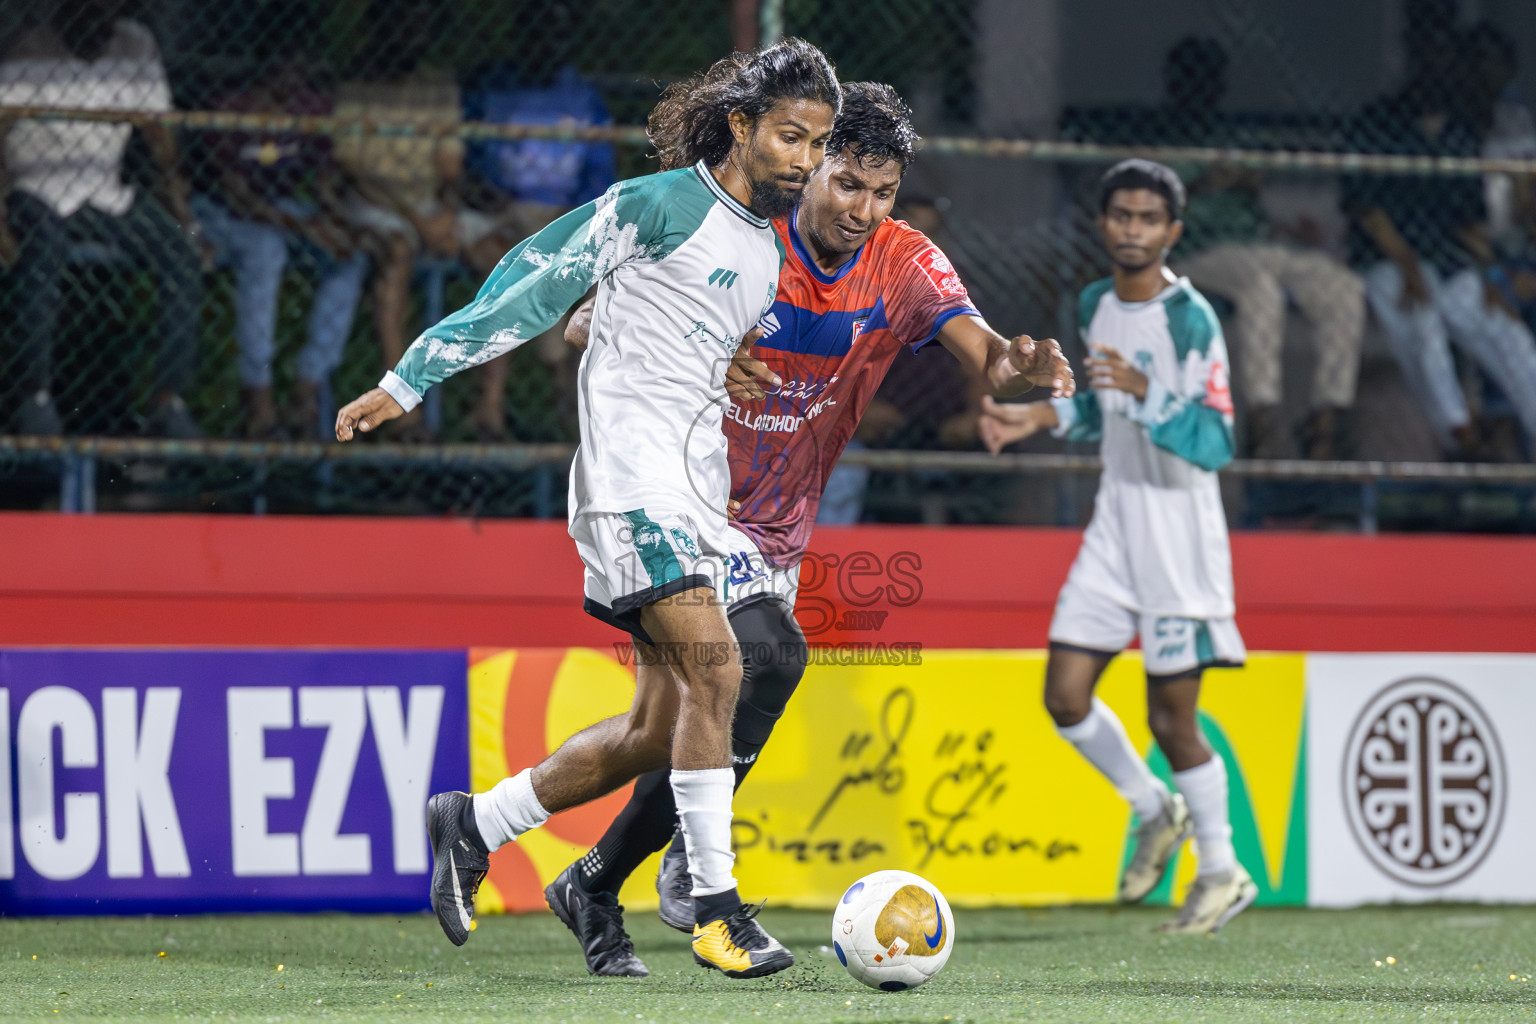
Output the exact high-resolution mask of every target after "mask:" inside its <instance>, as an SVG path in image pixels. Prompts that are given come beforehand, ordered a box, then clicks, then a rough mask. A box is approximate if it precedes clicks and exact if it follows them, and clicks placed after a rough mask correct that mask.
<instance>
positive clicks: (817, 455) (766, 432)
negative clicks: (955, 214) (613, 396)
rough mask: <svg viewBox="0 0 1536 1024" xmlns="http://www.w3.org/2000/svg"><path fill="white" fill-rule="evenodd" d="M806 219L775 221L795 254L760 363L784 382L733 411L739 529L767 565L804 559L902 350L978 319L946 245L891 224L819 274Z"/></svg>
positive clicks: (782, 280)
mask: <svg viewBox="0 0 1536 1024" xmlns="http://www.w3.org/2000/svg"><path fill="white" fill-rule="evenodd" d="M797 216H798V214H797V213H792V214H790V215H789V216H788V217H785V218H780V219H778V220H775V221H774V223H773V227H774V230H775V231H777V232H778V234H779V238H780V240H781V241H782V242H783V243H784V248H785V251H786V253H787V255H786V257H785V260H784V266H783V268H782V269H781V270H780V271H779V287H778V293H777V295H776V296H775V298H774V303H773V308H772V309H771V310H770V311H769V313H768V314H767V315H766V316H765V317H764V318H763V319H762V321H760V322H759V326H760V327H761V328H762V329H763V332H764V333H763V336H762V337H761V338H760V339H759V340H758V342H757V344H756V345H755V346H754V347H753V349H752V355H753V356H755V357H756V358H757V359H760V360H762V362H764V363H766V364H767V365H768V367H769V368H770V369H772V370H773V372H774V373H776V374H778V376H779V377H780V378H781V379H782V381H783V383H782V384H780V385H779V386H777V387H772V388H769V389H768V390H769V393H768V395H767V396H766V397H764V398H762V399H759V400H758V401H755V402H745V401H742V400H739V399H738V400H734V401H733V402H732V404H731V405H730V407H729V408H728V409H727V410H726V414H725V433H726V438H727V441H728V447H729V451H730V461H731V497H732V498H733V499H734V500H736V501H739V502H740V503H741V507H740V509H739V511H738V512H737V515H736V525H737V526H738V528H740V529H741V530H742V531H743V532H745V533H747V534H748V535H749V536H751V537H752V539H753V541H755V542H756V544H757V546H758V550H759V551H761V552H762V554H763V557H764V558H766V559H767V560H768V561H769V563H770V564H772V565H773V566H775V567H777V568H781V569H782V568H789V567H790V566H792V565H794V564H795V563H796V562H798V561H799V560H800V558H801V556H802V555H803V554H804V553H805V546H806V544H807V543H808V542H809V540H810V535H811V527H812V526H813V525H814V524H815V522H816V509H817V506H818V505H819V504H820V502H821V494H822V491H823V489H824V488H825V487H826V483H827V476H828V475H829V474H830V473H831V472H832V469H833V467H834V466H836V465H837V460H838V457H839V456H841V455H842V453H843V449H844V448H845V447H846V446H847V444H848V441H849V439H851V438H852V437H853V432H854V430H855V429H856V428H857V427H858V425H859V417H861V416H862V415H863V414H864V410H865V409H866V408H867V407H868V406H869V402H870V399H872V398H874V396H875V392H876V391H877V390H878V389H879V387H880V382H881V381H882V380H884V379H885V374H886V371H887V370H888V369H889V368H890V365H891V361H892V360H893V359H895V358H896V354H897V352H899V351H900V350H901V349H902V348H905V347H908V346H910V347H912V348H918V347H920V346H922V345H924V344H926V343H928V342H929V341H932V340H933V339H934V337H935V336H937V335H938V333H939V331H940V329H941V328H943V326H944V325H945V324H946V323H947V322H949V321H950V320H951V319H953V318H954V317H957V316H980V314H979V313H978V312H977V311H976V309H975V307H973V306H972V305H971V299H970V296H969V295H968V294H966V290H965V285H964V284H962V283H961V281H960V277H959V275H958V274H956V273H955V269H954V267H953V266H952V265H951V264H950V262H949V260H948V259H947V258H946V257H945V255H944V253H943V252H941V251H940V250H939V248H938V246H936V245H934V244H933V243H932V242H931V241H929V240H928V238H927V236H925V235H924V234H923V233H922V232H921V231H918V230H917V229H916V228H913V227H911V226H910V225H908V224H907V223H906V222H905V221H901V220H893V219H891V218H886V219H884V220H882V221H881V222H880V224H879V226H878V227H876V228H875V229H874V232H873V233H872V234H871V235H870V236H869V240H868V241H866V242H865V243H864V244H863V246H862V247H860V248H859V250H858V251H857V252H856V253H855V254H854V255H853V258H852V259H849V260H848V261H847V262H846V263H844V264H843V265H842V266H840V267H838V268H837V270H836V271H835V272H834V273H832V274H827V273H824V272H823V271H822V270H821V269H819V268H818V267H817V265H816V261H815V259H814V258H813V257H812V255H811V253H810V252H809V251H808V250H807V247H806V244H805V242H804V240H803V239H802V238H801V235H800V232H799V231H798V230H797V224H796V217H797Z"/></svg>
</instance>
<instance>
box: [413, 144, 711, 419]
mask: <svg viewBox="0 0 1536 1024" xmlns="http://www.w3.org/2000/svg"><path fill="white" fill-rule="evenodd" d="M678 173H687V174H691V173H693V172H692V171H691V170H689V171H685V172H673V174H661V175H651V176H650V177H645V178H636V179H632V180H630V181H623V182H619V183H618V184H616V185H614V186H613V187H612V188H610V189H609V190H608V191H607V192H606V193H604V194H603V195H602V196H600V197H598V198H597V199H596V200H594V201H592V202H590V203H588V204H586V205H585V206H581V207H578V208H576V209H575V210H572V211H571V212H570V213H568V214H566V215H565V216H563V217H561V218H560V219H558V220H556V221H554V222H553V223H551V224H550V225H549V226H548V227H546V228H545V229H544V230H542V231H540V232H539V233H538V234H536V235H533V236H532V237H530V238H527V239H524V240H523V241H522V242H520V243H518V245H517V246H516V247H515V248H513V249H512V251H511V252H509V253H507V254H506V255H505V256H503V257H502V258H501V262H500V263H498V264H497V265H496V269H495V270H493V271H492V272H491V276H490V277H488V278H486V281H485V284H483V285H482V286H481V287H480V293H479V294H478V295H476V296H475V299H474V301H473V302H471V303H470V304H469V305H467V306H465V307H464V308H463V309H461V310H459V311H458V312H456V313H452V314H450V315H449V316H447V317H445V318H444V319H443V320H442V321H440V322H439V323H438V324H437V325H436V326H435V327H431V328H429V329H428V330H427V331H425V332H424V333H423V334H422V335H421V337H419V338H417V339H416V341H415V342H414V343H413V344H412V345H411V347H410V348H409V349H407V350H406V353H405V355H404V356H403V357H402V358H401V360H400V364H399V365H398V366H396V367H395V374H396V375H397V376H398V377H400V378H401V379H402V380H403V381H404V382H405V383H406V384H408V385H409V386H410V387H411V388H412V389H413V390H414V391H415V392H416V394H418V395H421V394H424V393H425V392H426V390H427V389H428V388H429V387H431V386H432V385H434V384H437V383H440V382H442V381H444V380H446V379H447V378H449V377H451V376H453V375H454V374H456V373H459V372H460V371H462V370H467V369H470V368H471V367H475V366H479V365H480V364H482V363H486V362H489V361H490V360H492V359H495V358H496V357H497V356H499V355H503V354H505V353H507V352H510V351H512V350H513V349H515V348H517V347H518V346H519V345H521V344H522V343H523V342H525V341H527V340H528V339H530V338H536V337H538V336H539V335H540V334H542V333H544V332H545V331H547V330H548V329H549V328H551V327H553V326H554V325H555V323H556V322H557V321H558V320H559V319H560V317H562V316H564V315H565V312H566V311H567V310H568V309H570V308H571V307H572V306H574V305H575V304H576V302H577V301H578V300H580V298H581V297H582V295H584V294H586V291H587V289H589V288H591V287H592V285H594V284H596V283H597V282H598V281H599V280H601V279H602V278H603V277H604V276H606V275H607V274H609V273H610V272H611V271H612V270H613V269H614V268H615V267H617V266H619V265H620V264H622V263H625V262H627V261H629V260H633V259H645V260H658V259H662V258H665V256H666V255H667V254H668V253H669V252H671V250H673V249H675V248H676V247H677V245H678V244H680V242H681V240H682V239H686V237H687V236H688V235H689V234H691V233H692V230H693V229H694V228H696V227H697V226H698V224H699V222H700V221H702V219H703V218H702V214H699V215H698V216H697V217H694V218H689V217H688V216H687V214H688V212H689V210H688V207H689V206H690V205H697V204H690V203H688V202H686V201H684V202H682V203H680V204H674V203H672V202H671V201H670V200H671V199H672V198H673V194H674V193H675V191H679V190H673V189H669V187H668V186H669V184H671V183H672V182H673V181H675V178H674V175H676V174H678ZM685 198H686V197H685ZM664 200H665V201H664ZM673 205H679V206H680V207H681V209H679V210H678V211H677V212H678V213H679V214H681V215H682V216H681V217H680V218H678V217H674V216H672V214H673V210H672V209H671V207H672V206H673ZM679 219H680V220H682V221H688V220H691V221H692V222H691V224H679V223H676V221H678V220H679ZM680 227H681V228H684V230H682V231H679V230H677V229H678V228H680ZM679 234H680V235H681V238H677V237H675V236H677V235H679Z"/></svg>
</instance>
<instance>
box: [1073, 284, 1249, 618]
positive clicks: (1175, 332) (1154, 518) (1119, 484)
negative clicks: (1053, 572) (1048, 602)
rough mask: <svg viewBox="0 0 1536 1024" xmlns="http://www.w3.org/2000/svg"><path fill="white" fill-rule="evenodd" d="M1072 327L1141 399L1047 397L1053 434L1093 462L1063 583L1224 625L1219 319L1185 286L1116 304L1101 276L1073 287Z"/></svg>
mask: <svg viewBox="0 0 1536 1024" xmlns="http://www.w3.org/2000/svg"><path fill="white" fill-rule="evenodd" d="M1078 328H1079V331H1080V332H1081V336H1082V339H1083V342H1084V343H1085V344H1086V345H1087V346H1088V347H1089V348H1090V349H1092V348H1094V347H1098V346H1102V347H1105V348H1112V349H1114V350H1116V351H1117V352H1119V353H1120V354H1121V355H1122V356H1124V357H1125V358H1126V360H1127V361H1128V362H1130V363H1131V364H1132V365H1133V366H1135V367H1136V368H1137V369H1138V370H1140V371H1141V372H1142V373H1144V374H1146V376H1147V394H1146V397H1145V398H1144V399H1142V400H1140V401H1138V400H1137V399H1136V398H1134V397H1132V396H1131V395H1129V394H1127V393H1126V392H1124V391H1115V390H1106V391H1096V390H1093V389H1091V388H1088V389H1084V390H1082V391H1079V392H1078V393H1077V394H1076V395H1074V396H1073V397H1071V398H1058V399H1052V404H1053V405H1054V406H1055V409H1056V413H1057V416H1058V417H1059V419H1060V421H1061V423H1060V425H1059V426H1058V427H1057V428H1056V431H1055V433H1056V434H1057V436H1061V437H1066V438H1068V439H1070V440H1074V441H1100V442H1101V444H1100V452H1101V454H1102V456H1103V459H1104V473H1103V476H1102V477H1101V478H1100V481H1099V494H1098V498H1097V499H1096V500H1095V502H1094V509H1093V519H1092V521H1091V522H1090V523H1089V524H1088V530H1087V532H1086V533H1085V534H1084V536H1083V546H1082V549H1081V551H1080V552H1079V553H1078V558H1077V561H1076V563H1074V565H1073V568H1072V575H1071V580H1072V582H1073V583H1074V584H1075V585H1078V586H1083V587H1087V588H1089V589H1091V590H1095V591H1097V592H1099V593H1103V594H1109V595H1113V596H1115V597H1116V600H1117V601H1119V603H1121V604H1124V605H1126V606H1128V607H1131V608H1133V609H1135V610H1136V611H1139V612H1142V613H1145V614H1149V615H1167V616H1183V617H1188V618H1192V619H1220V618H1226V617H1229V616H1231V615H1232V613H1233V594H1232V552H1231V545H1230V543H1229V541H1228V539H1227V519H1226V514H1225V512H1224V511H1223V509H1222V504H1221V487H1220V484H1219V482H1218V480H1217V477H1216V470H1218V469H1220V468H1221V467H1222V466H1224V465H1226V464H1227V463H1228V462H1230V461H1231V460H1232V454H1233V442H1232V394H1231V391H1230V390H1229V387H1228V377H1227V366H1228V364H1227V348H1226V342H1225V340H1224V339H1223V338H1222V333H1221V323H1220V321H1218V320H1217V319H1216V314H1215V313H1214V312H1213V311H1212V310H1211V307H1210V304H1209V303H1208V302H1206V301H1205V298H1204V296H1202V295H1201V294H1200V293H1199V292H1197V291H1196V290H1195V289H1194V288H1193V287H1192V286H1191V285H1190V283H1189V279H1188V278H1180V279H1179V281H1178V282H1177V283H1175V284H1171V285H1169V286H1168V287H1167V288H1166V289H1164V290H1163V292H1162V293H1161V294H1160V295H1158V296H1157V297H1156V298H1154V299H1152V300H1150V301H1148V302H1125V301H1123V300H1121V299H1120V298H1119V297H1118V296H1116V295H1115V290H1114V287H1113V281H1112V280H1109V279H1106V280H1103V281H1098V282H1096V283H1094V284H1091V285H1089V286H1088V287H1087V288H1085V289H1083V292H1082V295H1081V296H1080V297H1079V301H1078Z"/></svg>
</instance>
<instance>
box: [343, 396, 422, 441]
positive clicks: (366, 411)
mask: <svg viewBox="0 0 1536 1024" xmlns="http://www.w3.org/2000/svg"><path fill="white" fill-rule="evenodd" d="M403 415H405V410H404V409H402V408H401V407H400V403H399V402H397V401H395V400H394V399H393V398H392V397H390V394H389V392H388V391H385V390H384V389H383V388H374V389H373V390H372V391H369V392H368V393H366V394H364V395H363V396H362V397H361V398H354V399H353V400H352V401H350V402H348V403H347V404H346V405H344V406H342V407H341V411H340V412H338V413H337V414H336V440H338V441H350V440H352V437H353V432H354V431H362V432H363V433H365V434H366V433H368V432H369V431H370V430H376V429H377V428H378V427H379V425H380V424H382V423H388V422H389V421H390V420H392V419H394V418H395V417H397V416H403Z"/></svg>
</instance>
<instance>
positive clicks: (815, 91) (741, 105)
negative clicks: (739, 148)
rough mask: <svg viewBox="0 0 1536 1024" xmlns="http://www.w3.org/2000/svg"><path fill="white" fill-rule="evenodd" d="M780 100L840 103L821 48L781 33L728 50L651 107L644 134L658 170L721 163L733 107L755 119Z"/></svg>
mask: <svg viewBox="0 0 1536 1024" xmlns="http://www.w3.org/2000/svg"><path fill="white" fill-rule="evenodd" d="M780 100H821V101H822V102H823V103H826V104H827V105H829V106H830V107H831V108H832V110H833V111H834V113H835V112H836V111H838V110H840V109H841V108H842V104H843V93H842V89H841V88H839V87H838V84H837V72H836V71H833V70H832V63H831V62H830V61H828V60H827V57H826V54H824V53H822V52H821V51H820V50H818V49H817V48H816V47H814V46H812V45H811V44H810V43H808V42H806V41H805V40H803V39H786V40H784V41H783V42H781V43H777V44H775V45H773V46H770V47H768V48H767V49H766V50H759V51H758V52H756V53H734V54H732V55H731V56H729V57H727V58H726V59H725V60H721V61H716V62H715V64H714V66H712V67H711V68H710V69H709V70H708V71H705V72H704V73H703V74H700V75H695V76H694V77H693V78H690V79H689V80H688V81H686V82H679V83H677V84H676V85H673V86H672V87H671V88H669V89H668V90H667V91H666V92H665V93H663V94H662V97H661V102H660V103H658V104H656V109H655V110H653V111H651V117H650V120H649V122H648V123H647V125H646V130H645V131H646V136H647V137H648V138H649V139H650V140H651V145H653V146H655V147H656V155H657V156H659V157H660V158H661V169H662V170H664V171H668V170H672V169H674V168H678V167H687V166H689V165H690V164H695V163H698V162H699V161H700V160H703V161H704V162H705V163H706V164H708V165H709V166H710V167H715V166H718V165H719V164H720V163H722V162H723V161H724V160H725V158H726V155H727V154H728V153H730V151H731V144H732V142H733V141H734V140H733V139H732V136H731V126H730V122H729V121H728V120H727V118H729V116H730V115H731V113H732V112H733V111H737V110H739V111H741V112H742V113H743V114H745V115H746V116H747V117H749V118H751V119H752V120H754V121H755V120H757V119H758V118H759V117H762V116H763V115H764V114H766V113H768V111H769V110H772V109H773V105H774V104H775V103H777V102H779V101H780Z"/></svg>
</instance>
